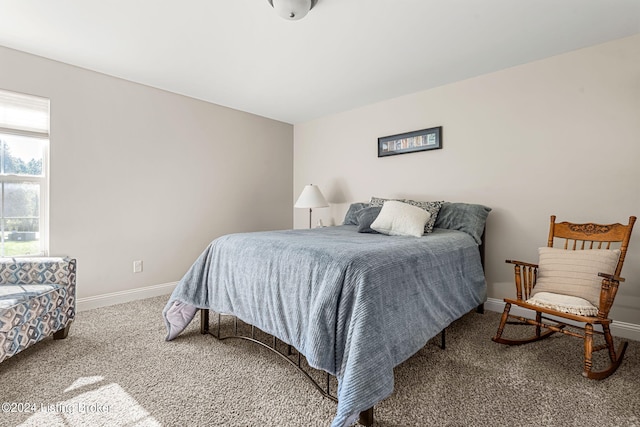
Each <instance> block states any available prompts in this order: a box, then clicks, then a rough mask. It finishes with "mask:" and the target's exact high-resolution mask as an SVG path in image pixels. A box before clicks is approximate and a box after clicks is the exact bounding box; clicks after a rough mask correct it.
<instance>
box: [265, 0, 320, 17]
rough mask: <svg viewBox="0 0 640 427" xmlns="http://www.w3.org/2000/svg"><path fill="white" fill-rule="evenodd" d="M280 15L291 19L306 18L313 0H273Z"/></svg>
mask: <svg viewBox="0 0 640 427" xmlns="http://www.w3.org/2000/svg"><path fill="white" fill-rule="evenodd" d="M271 3H272V4H273V8H274V9H275V11H276V13H277V14H278V16H280V17H282V18H284V19H288V20H290V21H297V20H298V19H302V18H304V17H305V16H306V15H307V13H309V11H310V10H311V0H271Z"/></svg>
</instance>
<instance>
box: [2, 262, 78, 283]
mask: <svg viewBox="0 0 640 427" xmlns="http://www.w3.org/2000/svg"><path fill="white" fill-rule="evenodd" d="M75 281H76V260H75V259H71V258H66V257H65V258H62V257H39V258H0V286H1V285H40V284H56V285H62V286H65V287H73V288H75V284H76V283H75ZM74 291H75V289H74Z"/></svg>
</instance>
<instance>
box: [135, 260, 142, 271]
mask: <svg viewBox="0 0 640 427" xmlns="http://www.w3.org/2000/svg"><path fill="white" fill-rule="evenodd" d="M133 272H134V273H142V260H137V261H133Z"/></svg>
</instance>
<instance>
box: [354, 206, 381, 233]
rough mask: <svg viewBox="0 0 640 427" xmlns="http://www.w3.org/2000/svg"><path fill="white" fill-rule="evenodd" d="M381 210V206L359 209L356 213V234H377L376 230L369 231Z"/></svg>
mask: <svg viewBox="0 0 640 427" xmlns="http://www.w3.org/2000/svg"><path fill="white" fill-rule="evenodd" d="M381 210H382V206H369V207H368V208H364V209H360V210H359V211H358V212H357V213H356V217H357V219H358V233H377V231H376V230H372V229H371V224H373V221H375V220H376V218H377V217H378V214H379V213H380V211H381Z"/></svg>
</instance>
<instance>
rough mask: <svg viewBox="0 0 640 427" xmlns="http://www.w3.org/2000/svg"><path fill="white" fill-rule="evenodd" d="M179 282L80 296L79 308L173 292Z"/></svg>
mask: <svg viewBox="0 0 640 427" xmlns="http://www.w3.org/2000/svg"><path fill="white" fill-rule="evenodd" d="M177 284H178V282H171V283H163V284H161V285H153V286H145V287H143V288H136V289H129V290H126V291H120V292H112V293H108V294H103V295H96V296H93V297H86V298H78V301H77V305H76V307H77V310H78V311H85V310H91V309H93V308H99V307H106V306H109V305H115V304H121V303H124V302H130V301H136V300H139V299H145V298H151V297H157V296H160V295H168V294H170V293H171V292H173V289H174V288H175V287H176V285H177Z"/></svg>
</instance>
